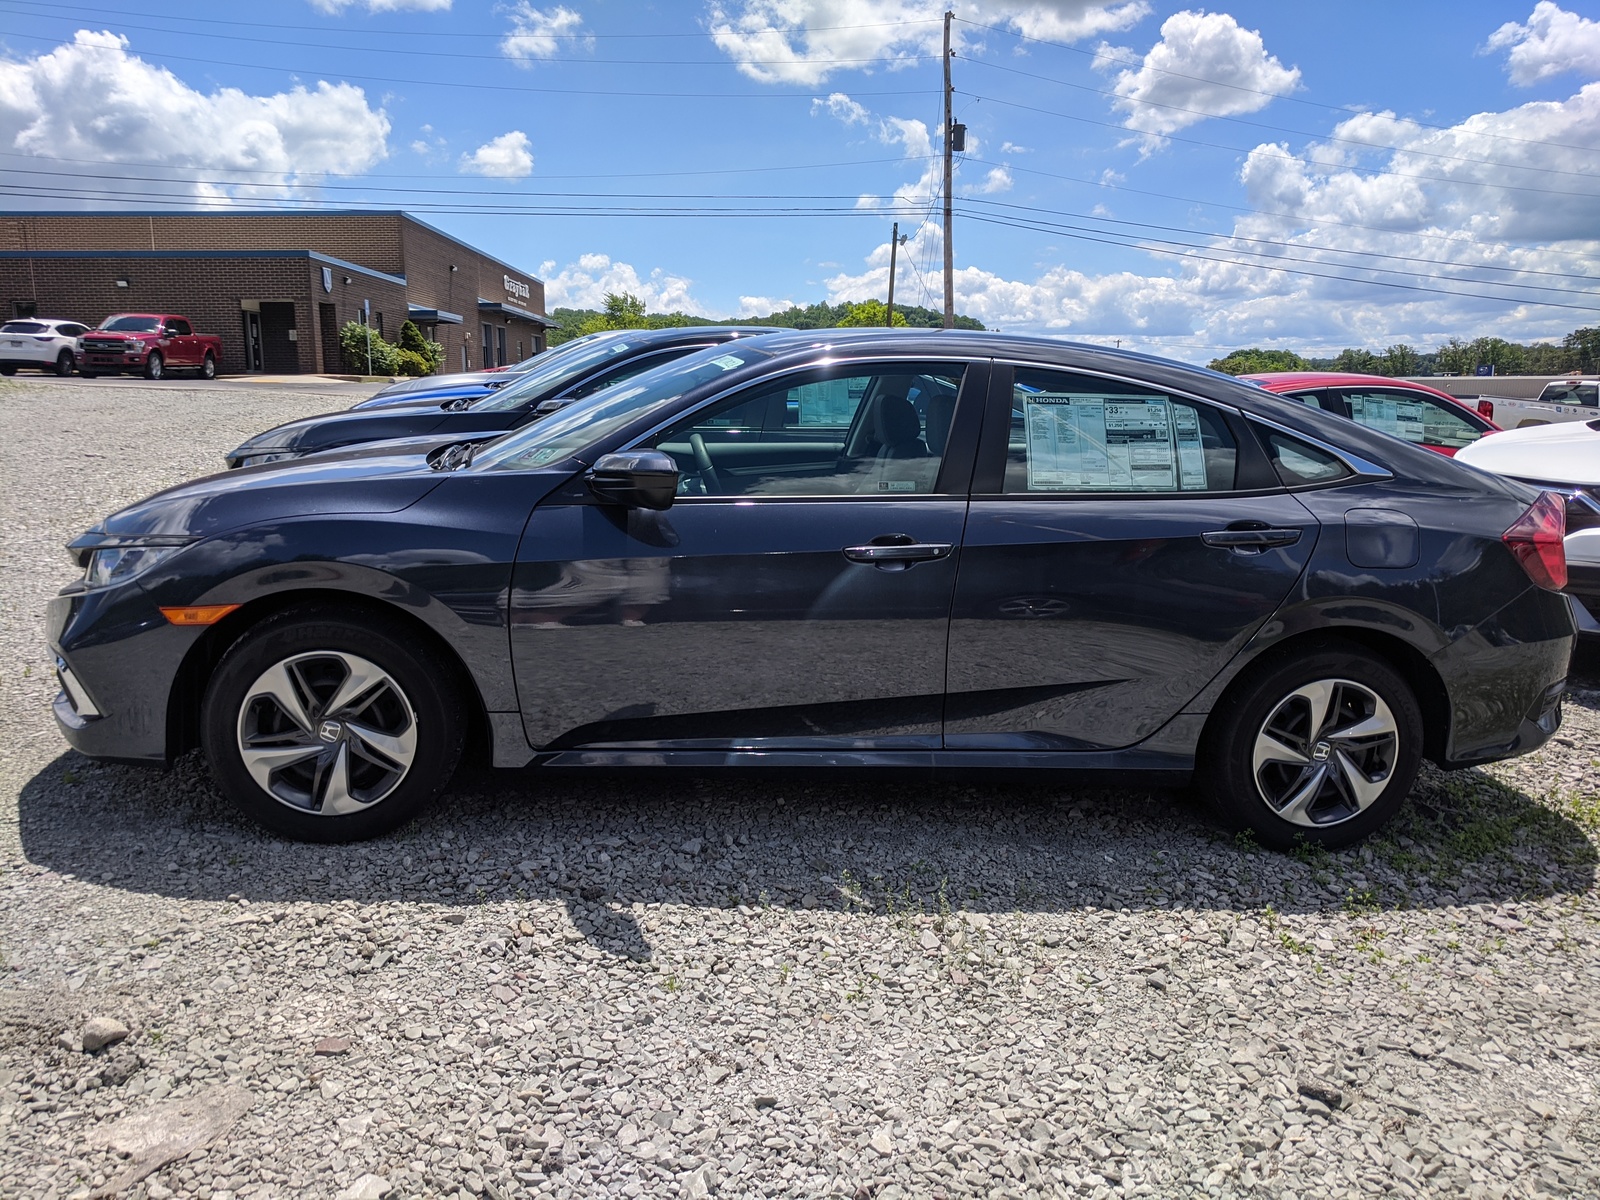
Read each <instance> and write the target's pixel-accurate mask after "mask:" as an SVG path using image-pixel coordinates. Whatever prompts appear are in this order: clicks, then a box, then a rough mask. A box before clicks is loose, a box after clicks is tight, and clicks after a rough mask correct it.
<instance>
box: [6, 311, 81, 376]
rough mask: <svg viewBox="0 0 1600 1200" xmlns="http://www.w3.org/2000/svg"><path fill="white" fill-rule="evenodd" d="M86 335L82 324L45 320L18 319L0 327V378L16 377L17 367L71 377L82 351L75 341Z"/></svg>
mask: <svg viewBox="0 0 1600 1200" xmlns="http://www.w3.org/2000/svg"><path fill="white" fill-rule="evenodd" d="M87 332H89V327H88V326H87V325H85V324H83V323H82V322H81V321H55V320H51V319H49V318H45V317H18V318H17V319H15V320H13V321H7V322H6V323H5V324H4V325H0V375H15V374H16V373H17V368H18V367H29V368H31V369H33V370H36V371H54V372H55V373H56V374H57V375H71V374H72V368H73V366H74V365H75V364H76V363H77V361H78V358H79V355H80V354H81V352H82V349H83V347H82V345H81V343H80V342H79V340H78V339H80V338H81V337H83V335H84V334H85V333H87Z"/></svg>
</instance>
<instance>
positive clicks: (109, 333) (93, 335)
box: [78, 313, 222, 379]
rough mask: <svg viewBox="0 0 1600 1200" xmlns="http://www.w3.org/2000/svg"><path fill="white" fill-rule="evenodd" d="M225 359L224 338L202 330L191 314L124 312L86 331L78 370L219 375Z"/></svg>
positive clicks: (89, 373)
mask: <svg viewBox="0 0 1600 1200" xmlns="http://www.w3.org/2000/svg"><path fill="white" fill-rule="evenodd" d="M221 361H222V339H221V338H219V337H217V336H216V335H215V334H212V333H196V332H195V331H194V327H193V326H192V325H190V324H189V318H187V317H179V316H173V315H172V314H170V313H118V314H116V315H115V316H112V317H107V318H106V319H105V320H104V321H101V322H100V327H99V328H98V329H92V330H90V331H89V332H88V333H86V334H84V335H83V353H82V354H81V355H80V356H79V359H78V374H80V375H82V376H83V377H84V378H85V379H93V378H94V377H95V376H96V375H126V374H130V373H136V374H142V375H143V376H144V377H145V378H146V379H160V378H161V377H162V376H163V375H165V374H166V373H167V372H168V371H194V372H196V373H197V374H198V375H199V376H200V378H202V379H214V378H216V374H217V364H218V363H220V362H221Z"/></svg>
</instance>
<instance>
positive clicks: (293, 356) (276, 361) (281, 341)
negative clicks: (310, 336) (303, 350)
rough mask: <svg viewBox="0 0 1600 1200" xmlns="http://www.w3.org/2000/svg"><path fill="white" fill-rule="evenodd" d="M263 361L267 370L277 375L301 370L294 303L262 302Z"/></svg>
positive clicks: (291, 373) (290, 373)
mask: <svg viewBox="0 0 1600 1200" xmlns="http://www.w3.org/2000/svg"><path fill="white" fill-rule="evenodd" d="M261 362H262V366H263V368H264V369H265V370H267V371H270V372H272V373H273V374H276V375H293V374H296V373H298V372H299V370H300V352H299V350H298V348H297V347H296V346H295V327H294V305H293V304H291V303H289V302H287V301H279V302H276V303H268V302H266V301H263V302H262V304H261Z"/></svg>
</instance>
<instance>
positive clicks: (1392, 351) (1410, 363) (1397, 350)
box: [1378, 342, 1422, 377]
mask: <svg viewBox="0 0 1600 1200" xmlns="http://www.w3.org/2000/svg"><path fill="white" fill-rule="evenodd" d="M1378 373H1379V374H1380V375H1388V376H1391V377H1398V376H1401V375H1420V374H1421V373H1422V355H1420V354H1418V353H1417V351H1416V348H1415V347H1413V346H1407V345H1406V344H1405V343H1404V342H1400V343H1398V344H1396V345H1393V346H1390V347H1389V348H1388V349H1387V350H1385V351H1384V352H1383V358H1382V360H1381V361H1380V362H1379V363H1378Z"/></svg>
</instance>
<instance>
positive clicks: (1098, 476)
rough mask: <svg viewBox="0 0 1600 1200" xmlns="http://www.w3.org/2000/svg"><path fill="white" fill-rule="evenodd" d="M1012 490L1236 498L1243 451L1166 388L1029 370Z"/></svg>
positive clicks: (1018, 389)
mask: <svg viewBox="0 0 1600 1200" xmlns="http://www.w3.org/2000/svg"><path fill="white" fill-rule="evenodd" d="M1011 406H1012V407H1011V440H1010V445H1009V446H1008V448H1007V454H1006V470H1005V479H1004V483H1003V485H1002V490H1003V491H1005V492H1008V493H1010V492H1024V493H1048V492H1065V493H1107V492H1132V493H1140V494H1148V493H1162V492H1221V491H1228V490H1231V489H1232V488H1233V486H1234V477H1235V475H1236V473H1237V470H1238V459H1239V454H1238V445H1237V443H1236V442H1235V441H1234V438H1233V433H1232V431H1231V430H1229V428H1228V425H1227V422H1226V421H1225V420H1224V419H1223V418H1222V415H1221V414H1220V413H1218V412H1216V411H1214V410H1213V409H1210V408H1207V407H1205V406H1203V405H1199V404H1192V403H1190V402H1189V401H1187V400H1181V399H1179V398H1178V397H1176V396H1172V395H1169V394H1167V393H1166V392H1163V391H1161V390H1160V389H1158V388H1148V387H1142V386H1139V385H1137V384H1129V383H1122V382H1119V381H1116V380H1108V379H1096V378H1094V377H1092V376H1083V375H1073V374H1068V373H1066V372H1059V371H1040V370H1033V369H1019V370H1018V371H1017V373H1016V382H1015V385H1014V387H1013V389H1012V400H1011Z"/></svg>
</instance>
